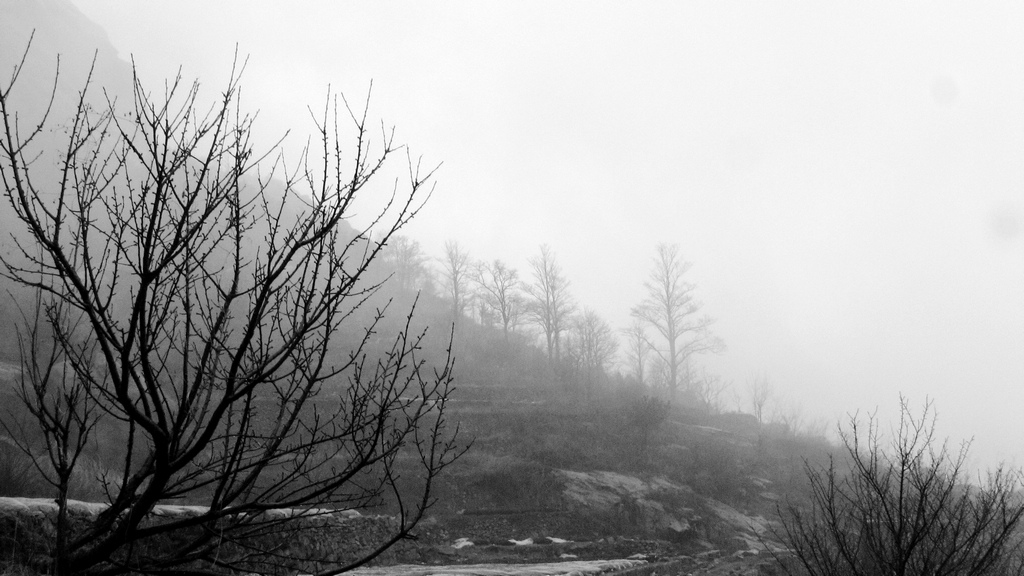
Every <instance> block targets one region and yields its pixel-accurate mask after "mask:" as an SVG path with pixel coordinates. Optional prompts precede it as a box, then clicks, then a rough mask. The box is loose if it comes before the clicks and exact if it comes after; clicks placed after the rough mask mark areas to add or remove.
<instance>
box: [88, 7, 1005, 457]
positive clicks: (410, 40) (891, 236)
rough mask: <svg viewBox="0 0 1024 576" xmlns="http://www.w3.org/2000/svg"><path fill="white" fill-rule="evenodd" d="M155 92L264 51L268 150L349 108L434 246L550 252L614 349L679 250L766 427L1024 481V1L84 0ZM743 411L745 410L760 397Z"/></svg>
mask: <svg viewBox="0 0 1024 576" xmlns="http://www.w3.org/2000/svg"><path fill="white" fill-rule="evenodd" d="M76 5H77V6H78V7H79V9H80V10H81V11H82V12H83V13H84V14H85V15H86V16H88V17H89V18H91V19H93V20H94V21H96V22H97V23H98V24H99V25H100V26H102V27H103V28H105V29H106V31H107V33H108V34H109V37H110V40H111V41H112V43H113V44H114V45H115V46H116V47H117V48H118V50H119V51H120V53H121V56H122V57H124V58H125V59H127V58H128V57H129V56H133V57H134V59H135V62H136V64H137V65H138V66H139V67H140V71H141V73H142V74H143V76H144V77H147V78H150V79H155V78H162V77H164V76H167V75H173V74H174V73H175V72H176V70H177V68H178V66H181V68H182V73H183V74H184V76H186V77H188V78H192V77H198V78H199V79H200V80H201V82H202V83H203V86H204V87H205V88H206V89H208V90H209V91H210V93H211V94H214V95H215V93H216V90H217V88H218V86H219V85H220V84H222V83H223V82H224V81H226V79H227V75H228V72H229V70H230V67H231V64H232V60H233V55H234V53H235V50H236V47H237V51H238V53H239V54H241V55H242V56H243V57H244V56H246V55H247V56H248V58H249V61H248V67H247V69H246V71H245V75H244V78H243V87H244V88H243V97H242V101H243V105H245V106H248V107H251V108H258V109H260V110H261V112H260V120H259V126H260V133H261V134H262V135H263V137H265V138H266V142H267V144H268V145H269V144H270V143H271V142H272V138H273V137H274V136H275V135H279V134H281V133H283V132H285V131H286V130H289V129H291V130H292V134H291V135H290V136H289V138H288V140H287V141H286V146H287V147H298V146H300V145H301V144H303V143H304V142H305V134H307V133H308V132H309V130H310V129H311V128H312V125H311V124H310V122H309V112H308V111H307V108H306V106H307V105H311V106H313V107H314V108H315V107H322V105H323V101H324V97H325V95H326V93H327V87H328V85H330V86H331V87H332V90H334V91H336V92H341V93H344V94H345V95H346V96H347V97H348V98H349V99H350V100H352V101H355V102H361V101H362V100H363V99H364V98H365V97H366V93H367V90H368V87H369V85H370V82H371V80H372V83H373V93H372V98H371V115H373V116H376V117H380V118H382V119H383V120H384V121H385V123H386V124H387V125H389V126H390V125H394V126H395V128H396V134H397V138H398V139H399V140H400V141H403V142H407V143H409V144H410V146H411V150H412V152H413V154H414V156H416V155H419V154H423V156H424V163H425V164H436V163H440V162H443V166H442V167H441V169H440V171H439V172H438V176H437V181H438V187H437V190H436V192H435V193H434V195H433V198H432V199H431V200H430V202H429V204H428V205H427V207H426V208H425V209H424V211H423V213H422V215H421V217H420V218H419V219H418V220H417V221H416V222H415V223H414V225H413V226H412V227H410V228H409V229H408V230H407V231H406V232H407V233H408V234H409V235H410V236H412V237H413V238H415V239H417V240H419V241H420V242H421V243H422V245H423V247H424V249H425V250H426V251H427V252H429V253H430V254H431V255H434V256H439V255H440V254H441V250H442V247H443V245H444V242H445V241H446V240H448V239H456V240H458V241H459V242H460V243H461V244H462V245H463V246H464V247H465V248H467V249H468V250H469V252H470V253H471V255H472V256H473V257H474V258H478V259H484V260H493V259H495V258H500V259H502V260H505V261H507V262H509V263H510V264H512V265H514V266H516V267H518V268H520V270H521V272H522V273H523V274H524V275H525V274H527V266H528V264H527V259H528V258H529V257H531V256H533V255H534V254H536V253H537V252H538V247H539V245H540V244H542V243H546V244H548V245H550V246H551V248H552V249H553V251H554V252H555V254H556V255H557V258H558V260H559V261H560V262H561V264H562V266H563V268H564V270H565V273H566V275H567V276H568V277H569V279H570V280H571V282H572V291H573V294H574V295H575V296H576V299H577V300H578V301H579V302H580V303H581V304H582V305H584V306H587V307H590V308H593V309H595V310H596V311H597V312H598V313H599V314H601V315H602V316H603V317H604V318H606V319H607V320H608V321H609V322H610V323H611V324H612V325H613V326H614V327H615V328H625V327H626V326H627V324H628V323H629V319H630V316H629V315H630V308H631V307H632V306H634V305H635V304H637V303H638V302H639V301H640V300H641V299H642V297H643V281H644V279H645V277H646V276H647V275H648V273H649V270H650V267H651V260H652V258H653V256H654V251H655V247H656V245H657V244H658V243H661V242H664V243H672V244H678V245H679V247H680V251H681V254H682V255H683V256H684V257H685V258H686V259H687V260H689V261H691V262H693V264H694V265H693V267H692V269H691V270H690V271H689V272H688V277H689V278H688V279H689V280H690V281H692V282H695V283H697V284H698V286H699V288H698V295H699V297H700V299H702V300H703V302H704V305H705V307H704V311H705V312H707V313H708V314H710V315H712V316H714V317H715V318H716V319H717V322H716V324H715V331H716V333H717V335H718V336H720V337H721V338H722V339H723V340H724V342H725V344H726V346H727V349H726V351H725V352H723V353H722V354H720V355H717V356H710V357H703V358H701V359H700V360H699V361H698V362H700V363H702V364H704V365H706V366H707V367H708V368H709V369H711V370H713V371H715V372H717V373H719V374H721V375H722V376H723V377H724V378H725V379H726V380H731V381H732V382H733V388H732V390H733V391H734V392H735V393H733V392H728V393H727V396H728V398H727V400H726V406H727V407H728V408H732V407H734V406H735V405H736V404H737V403H741V404H742V403H745V402H746V400H745V395H746V383H747V382H748V381H749V380H750V379H751V378H752V377H754V376H755V375H759V374H764V375H767V376H768V378H769V379H770V380H771V382H772V383H773V385H774V388H775V392H776V399H777V403H776V404H777V408H778V409H780V410H794V409H795V407H797V406H800V407H802V410H803V414H804V416H805V418H808V419H815V418H824V419H827V420H828V421H829V422H833V423H834V422H835V421H836V420H837V419H838V418H840V417H841V416H842V415H843V414H845V413H848V412H851V411H855V410H861V411H871V410H873V409H875V408H876V407H877V408H878V409H879V414H880V415H882V416H883V417H884V418H889V417H891V416H892V415H894V414H895V413H896V408H897V401H898V394H899V393H901V392H902V393H904V394H905V395H907V396H908V397H909V399H910V400H911V402H912V403H913V404H920V403H921V402H923V401H924V400H925V398H926V397H927V398H931V399H933V400H934V401H935V406H936V408H937V410H938V413H939V429H940V431H941V433H943V434H948V435H950V436H951V437H953V438H955V439H964V438H970V437H974V438H975V446H974V454H975V460H976V461H977V462H978V463H980V464H986V465H988V464H991V463H995V462H996V461H998V460H1008V461H1013V462H1016V464H1024V424H1021V413H1022V410H1024V35H1022V34H1021V30H1024V6H1022V5H1020V4H1016V3H1009V2H1007V3H1001V4H996V3H988V2H986V3H970V4H969V3H958V4H953V5H951V4H949V3H945V4H943V5H942V6H936V5H934V4H925V3H891V2H876V3H871V4H865V3H857V4H854V5H849V4H848V5H842V6H841V5H839V4H835V3H825V2H760V3H749V2H745V3H736V2H699V3H698V2H686V3H679V2H664V3H642V4H641V3H595V2H573V3H550V2H534V3H527V2H515V3H481V2H446V3H429V4H427V3H413V2H402V3H387V4H386V5H378V4H377V3H336V2H288V3H284V2H276V3H271V2H248V1H246V2H240V1H237V2H217V3H208V2H198V1H189V2H181V1H174V2H170V1H162V2H146V3H132V4H127V3H125V2H119V1H99V0H88V1H85V0H77V2H76ZM734 397H735V398H734Z"/></svg>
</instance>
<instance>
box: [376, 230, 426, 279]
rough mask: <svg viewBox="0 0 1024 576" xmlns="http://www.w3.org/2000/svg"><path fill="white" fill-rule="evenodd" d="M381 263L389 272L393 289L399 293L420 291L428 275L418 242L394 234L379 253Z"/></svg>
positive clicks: (424, 256) (424, 255) (423, 255)
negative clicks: (399, 291)
mask: <svg viewBox="0 0 1024 576" xmlns="http://www.w3.org/2000/svg"><path fill="white" fill-rule="evenodd" d="M381 263H382V264H384V265H385V266H386V268H387V269H388V270H389V271H390V272H391V278H392V279H393V280H394V284H395V288H397V289H398V290H401V291H416V290H418V289H420V288H421V287H422V285H423V283H424V281H425V280H426V279H427V277H428V274H429V273H428V270H427V266H426V263H427V256H426V254H424V253H423V249H422V248H421V247H420V243H419V241H417V240H413V239H412V238H409V237H408V236H402V235H398V234H395V235H394V236H391V237H390V238H388V239H387V242H386V244H385V246H384V250H383V251H382V252H381Z"/></svg>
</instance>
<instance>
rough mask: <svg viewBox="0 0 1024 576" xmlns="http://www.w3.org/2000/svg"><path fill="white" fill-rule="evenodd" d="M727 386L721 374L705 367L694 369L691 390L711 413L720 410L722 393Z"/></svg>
mask: <svg viewBox="0 0 1024 576" xmlns="http://www.w3.org/2000/svg"><path fill="white" fill-rule="evenodd" d="M729 386H730V383H729V382H725V381H723V380H722V377H721V376H719V375H718V374H714V373H712V372H710V371H709V370H708V369H707V368H706V367H701V368H700V369H699V370H695V371H694V374H693V378H692V390H693V392H694V394H695V395H696V396H697V400H699V401H700V403H701V405H702V406H703V407H704V409H705V410H706V411H707V412H709V413H711V414H719V413H721V412H722V409H723V401H722V394H724V393H725V391H726V390H727V389H728V388H729Z"/></svg>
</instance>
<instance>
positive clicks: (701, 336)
mask: <svg viewBox="0 0 1024 576" xmlns="http://www.w3.org/2000/svg"><path fill="white" fill-rule="evenodd" d="M691 266H692V264H691V263H689V262H686V261H684V260H682V259H681V258H680V257H679V246H676V245H668V244H660V245H659V246H658V250H657V255H656V257H655V259H654V269H653V270H652V271H651V275H650V277H649V278H648V280H647V281H646V282H644V288H646V290H647V297H646V298H644V300H643V301H642V302H641V303H640V304H639V305H637V306H635V307H634V308H633V311H632V313H633V317H634V318H637V319H639V320H641V321H643V322H645V323H647V324H648V325H650V326H652V327H654V329H655V331H656V332H657V333H658V334H659V335H660V336H661V337H662V339H663V340H664V345H663V347H662V346H657V345H655V344H654V343H653V342H651V349H652V350H654V352H655V353H656V354H657V355H658V357H659V358H660V359H661V360H662V361H663V362H664V363H665V367H666V369H667V371H668V374H667V387H668V392H669V397H670V398H674V397H675V395H676V392H677V390H678V388H679V384H680V376H681V372H682V367H683V364H684V363H685V362H686V361H687V360H688V359H689V358H690V357H692V356H694V355H695V354H701V353H704V352H719V351H721V350H723V349H724V347H725V346H724V344H723V343H722V341H721V340H720V339H719V338H718V337H716V336H715V335H714V334H712V333H711V324H712V323H713V320H712V319H711V317H709V316H707V315H703V316H701V315H699V313H700V310H701V308H702V307H703V304H701V303H700V302H698V301H697V300H696V299H695V296H694V293H695V292H696V290H697V287H696V285H694V284H692V283H690V282H686V281H685V280H683V276H684V275H685V274H686V272H687V271H689V270H690V268H691Z"/></svg>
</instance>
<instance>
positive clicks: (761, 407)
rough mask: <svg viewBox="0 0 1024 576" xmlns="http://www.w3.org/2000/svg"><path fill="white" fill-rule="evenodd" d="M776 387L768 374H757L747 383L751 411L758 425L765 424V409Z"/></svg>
mask: <svg viewBox="0 0 1024 576" xmlns="http://www.w3.org/2000/svg"><path fill="white" fill-rule="evenodd" d="M774 391H775V389H774V387H773V386H772V382H771V380H769V379H768V375H767V374H764V373H762V374H756V375H754V376H753V377H752V378H751V379H750V380H748V381H747V394H748V395H749V396H750V409H751V412H752V413H753V414H754V418H756V419H757V423H758V424H764V417H765V409H766V408H767V406H768V402H769V401H771V399H772V395H773V394H774Z"/></svg>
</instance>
